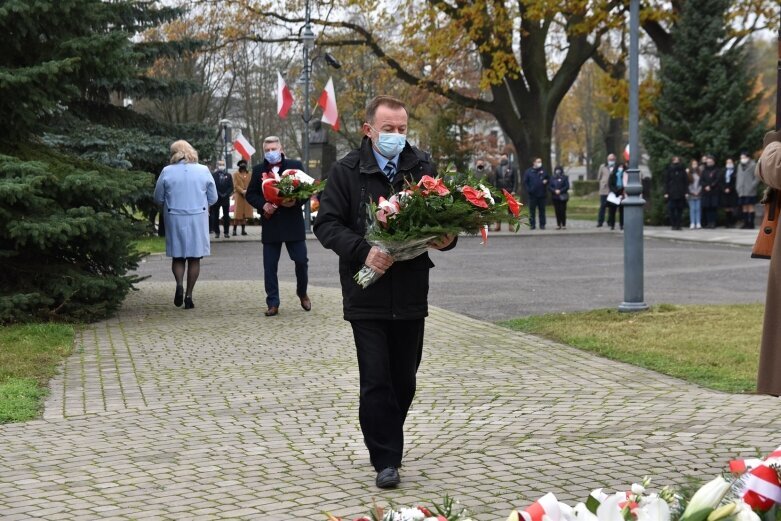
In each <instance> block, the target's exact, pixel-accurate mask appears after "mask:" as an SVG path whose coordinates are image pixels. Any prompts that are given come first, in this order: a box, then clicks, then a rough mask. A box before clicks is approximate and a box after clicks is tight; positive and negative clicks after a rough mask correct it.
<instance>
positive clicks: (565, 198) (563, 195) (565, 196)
mask: <svg viewBox="0 0 781 521" xmlns="http://www.w3.org/2000/svg"><path fill="white" fill-rule="evenodd" d="M559 201H569V194H568V193H567V192H564V193H561V194H559Z"/></svg>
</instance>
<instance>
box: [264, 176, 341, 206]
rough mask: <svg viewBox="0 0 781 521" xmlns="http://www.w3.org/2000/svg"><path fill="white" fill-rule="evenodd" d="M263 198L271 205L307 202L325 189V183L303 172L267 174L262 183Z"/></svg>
mask: <svg viewBox="0 0 781 521" xmlns="http://www.w3.org/2000/svg"><path fill="white" fill-rule="evenodd" d="M262 188H263V197H264V198H265V199H266V201H268V202H269V203H271V204H276V205H280V204H282V203H283V202H286V201H305V200H307V199H309V198H310V197H312V196H313V195H315V194H317V193H320V192H322V191H323V189H324V188H325V181H320V180H319V179H314V178H313V177H311V176H309V175H307V174H306V173H304V172H302V171H301V170H296V169H293V168H291V169H288V170H285V171H284V172H282V173H281V174H275V173H274V172H266V173H265V174H263V181H262Z"/></svg>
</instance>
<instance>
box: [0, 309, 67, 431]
mask: <svg viewBox="0 0 781 521" xmlns="http://www.w3.org/2000/svg"><path fill="white" fill-rule="evenodd" d="M73 335H74V331H73V327H72V326H69V325H63V324H21V325H14V326H4V327H0V424H3V423H11V422H20V421H26V420H31V419H33V418H36V417H37V416H38V415H39V414H40V412H41V410H42V407H43V398H44V397H45V396H46V394H47V393H48V383H49V379H51V377H52V376H54V375H55V374H56V372H57V368H58V366H59V364H60V361H61V360H62V358H63V357H64V356H67V355H68V354H69V353H70V352H71V349H72V346H73Z"/></svg>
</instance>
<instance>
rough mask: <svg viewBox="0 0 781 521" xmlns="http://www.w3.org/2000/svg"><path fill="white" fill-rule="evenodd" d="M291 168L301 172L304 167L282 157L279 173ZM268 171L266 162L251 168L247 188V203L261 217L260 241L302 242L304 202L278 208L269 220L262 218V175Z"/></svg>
mask: <svg viewBox="0 0 781 521" xmlns="http://www.w3.org/2000/svg"><path fill="white" fill-rule="evenodd" d="M291 168H295V169H296V170H303V169H304V165H302V164H301V161H296V160H295V159H288V158H286V157H284V156H282V164H281V165H280V167H279V173H280V174H281V173H282V172H284V171H285V170H289V169H291ZM270 171H271V165H269V164H268V161H266V160H263V163H261V164H259V165H255V166H254V167H252V177H251V178H250V181H249V186H248V187H247V196H246V198H247V202H248V203H249V204H251V205H252V206H254V207H255V208H257V209H258V212H259V213H260V215H261V224H262V225H263V230H262V233H261V237H260V240H261V241H262V242H264V243H274V242H288V241H290V242H292V241H303V240H305V239H306V233H305V232H304V214H303V211H302V210H301V206H302V205H303V204H304V203H305V202H306V201H299V202H298V204H295V205H293V206H291V207H290V208H288V207H286V206H280V207H279V208H277V210H276V211H275V212H274V213H273V214H272V215H271V218H270V219H266V218H265V217H264V216H263V205H264V204H266V198H265V197H263V184H262V183H263V174H264V173H266V172H270Z"/></svg>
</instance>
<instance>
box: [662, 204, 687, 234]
mask: <svg viewBox="0 0 781 521" xmlns="http://www.w3.org/2000/svg"><path fill="white" fill-rule="evenodd" d="M685 204H686V199H672V198H670V200H668V201H667V209H668V210H669V212H670V226H672V227H673V228H680V227H681V220H682V219H683V207H684V205H685Z"/></svg>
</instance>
